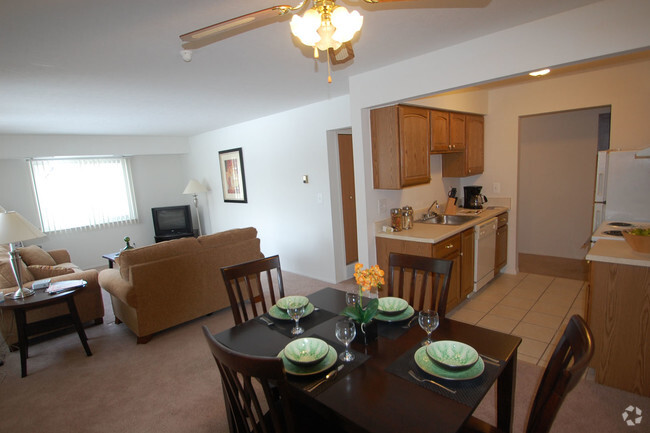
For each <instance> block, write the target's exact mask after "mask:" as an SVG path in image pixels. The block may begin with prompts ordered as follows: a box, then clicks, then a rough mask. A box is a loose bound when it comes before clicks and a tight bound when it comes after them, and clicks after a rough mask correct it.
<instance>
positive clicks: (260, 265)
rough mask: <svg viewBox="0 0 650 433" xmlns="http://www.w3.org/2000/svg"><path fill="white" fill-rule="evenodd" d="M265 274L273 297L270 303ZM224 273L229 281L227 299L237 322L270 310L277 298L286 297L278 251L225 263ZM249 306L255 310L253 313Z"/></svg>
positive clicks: (222, 271) (227, 281) (222, 272)
mask: <svg viewBox="0 0 650 433" xmlns="http://www.w3.org/2000/svg"><path fill="white" fill-rule="evenodd" d="M273 270H275V274H276V278H277V291H278V292H277V294H276V287H275V285H274V283H273V280H274V278H273V272H272V271H273ZM262 274H265V275H266V282H267V285H268V289H269V295H270V298H271V304H270V305H268V306H267V302H266V297H265V296H264V290H263V289H262ZM221 275H223V280H224V282H225V283H226V290H227V291H228V299H229V300H230V307H231V308H232V314H233V317H234V319H235V324H236V325H239V324H240V323H243V322H245V321H247V320H249V319H252V318H254V317H257V316H259V315H260V314H264V313H266V312H268V308H270V307H271V306H273V305H274V304H275V303H276V301H277V300H278V299H280V298H283V297H284V283H283V282H282V269H281V268H280V257H279V256H277V255H275V256H271V257H266V258H263V259H258V260H253V261H250V262H246V263H240V264H238V265H233V266H226V267H223V268H221ZM249 308H250V310H251V312H252V314H251V315H250V316H249V312H248V309H249Z"/></svg>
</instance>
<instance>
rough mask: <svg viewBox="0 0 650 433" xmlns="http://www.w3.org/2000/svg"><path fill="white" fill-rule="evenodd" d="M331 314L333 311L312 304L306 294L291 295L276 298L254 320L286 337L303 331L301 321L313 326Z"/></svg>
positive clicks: (294, 335) (331, 315) (328, 317)
mask: <svg viewBox="0 0 650 433" xmlns="http://www.w3.org/2000/svg"><path fill="white" fill-rule="evenodd" d="M333 316H334V314H333V313H331V312H329V311H325V310H321V309H320V308H318V307H316V306H314V304H312V303H311V302H310V301H309V298H307V297H306V296H300V295H292V296H285V297H282V298H280V299H278V301H277V302H276V303H275V304H274V305H272V306H271V308H269V311H268V313H266V314H262V315H261V316H258V317H257V318H256V320H258V321H259V322H260V323H263V324H264V325H266V326H268V327H270V328H272V329H273V330H275V331H278V332H280V333H281V334H283V335H286V336H287V337H296V336H298V335H302V334H303V333H304V332H305V329H304V328H303V326H301V323H302V324H308V325H309V327H313V326H316V325H318V324H320V323H322V322H325V321H326V320H328V319H330V318H331V317H333Z"/></svg>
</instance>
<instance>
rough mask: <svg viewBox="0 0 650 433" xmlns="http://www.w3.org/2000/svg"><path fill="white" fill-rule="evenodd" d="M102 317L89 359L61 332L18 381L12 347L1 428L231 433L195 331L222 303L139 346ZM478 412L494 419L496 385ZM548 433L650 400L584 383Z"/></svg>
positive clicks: (526, 370) (606, 422) (529, 383)
mask: <svg viewBox="0 0 650 433" xmlns="http://www.w3.org/2000/svg"><path fill="white" fill-rule="evenodd" d="M284 274H285V286H286V291H287V293H302V294H308V293H311V292H313V291H315V290H317V289H319V288H321V287H325V286H328V285H329V284H327V283H323V282H319V281H314V280H310V279H307V278H303V277H299V276H297V275H292V274H289V273H287V272H285V273H284ZM330 286H331V285H330ZM337 287H339V288H345V287H348V288H350V287H352V286H350V284H349V283H348V284H342V285H339V286H337ZM104 319H105V321H106V323H105V324H104V325H100V326H94V327H90V328H88V329H87V330H86V332H87V335H88V337H89V344H90V347H91V350H92V351H93V356H91V357H86V356H85V354H84V351H83V349H82V347H81V344H80V343H79V339H78V337H77V335H76V334H74V333H72V334H67V335H63V336H59V337H57V338H54V339H51V340H48V341H44V342H41V343H38V344H34V345H33V346H31V347H30V358H29V360H28V364H27V371H28V376H27V377H25V378H21V377H20V359H19V354H18V353H17V352H12V353H9V354H6V356H5V365H4V366H2V367H0V404H1V405H2V407H3V409H4V411H3V412H4V413H3V415H2V417H0V432H9V431H20V432H38V433H41V432H106V433H115V432H160V433H165V432H170V433H171V432H175V433H180V432H188V433H190V432H192V433H201V432H227V431H228V426H227V421H226V419H225V417H224V407H223V399H222V395H221V385H220V379H219V375H218V372H217V369H216V367H215V365H214V362H213V360H212V358H211V355H210V353H209V350H208V348H207V345H206V344H205V341H204V340H203V336H202V335H201V332H200V328H201V326H202V325H204V324H205V325H207V326H208V327H209V328H210V330H211V331H213V332H215V333H216V332H218V331H220V330H223V329H226V328H227V327H230V326H232V324H233V321H232V315H231V313H230V311H229V310H223V311H220V312H218V313H216V314H213V315H211V316H209V317H204V318H201V319H198V320H195V321H193V322H190V323H187V324H185V325H182V326H178V327H176V328H173V329H170V330H168V331H165V332H162V333H160V334H157V335H156V336H155V337H154V338H153V339H152V340H151V341H150V342H149V343H148V344H145V345H136V344H135V337H134V335H133V334H131V333H130V331H129V330H128V329H127V328H126V327H125V326H124V325H115V324H114V322H113V314H112V310H111V309H110V304H107V310H106V315H105V317H104ZM541 371H542V370H541V369H540V368H539V367H536V366H534V365H531V364H527V363H523V362H520V363H519V369H518V374H517V394H516V398H517V399H516V408H515V411H516V413H515V429H514V431H515V432H522V431H523V425H524V420H525V417H526V416H527V412H528V405H529V404H530V400H531V396H532V394H533V390H534V389H535V388H536V386H537V380H538V378H539V377H540V375H541ZM629 405H633V406H638V407H639V408H641V409H642V410H643V411H644V414H645V415H646V417H647V419H645V418H644V419H643V421H642V424H641V425H638V426H635V427H628V426H627V425H626V424H625V423H624V422H623V420H622V417H621V414H622V412H623V410H624V409H625V408H626V407H627V406H629ZM476 414H477V415H478V416H479V417H481V418H483V419H485V420H487V421H490V422H494V396H493V392H491V393H490V394H488V397H487V398H486V399H485V400H484V402H483V403H482V404H481V406H480V407H479V409H477V412H476ZM552 431H553V432H556V433H559V432H567V433H569V432H571V433H573V432H590V433H595V432H601V431H602V432H605V431H606V432H618V431H620V432H627V433H631V432H642V431H650V399H648V398H643V397H640V396H637V395H634V394H629V393H625V392H621V391H618V390H614V389H611V388H607V387H604V386H600V385H596V384H593V383H590V382H583V383H581V384H580V385H579V386H578V388H577V389H576V390H575V391H574V393H573V394H572V395H570V396H569V399H568V400H567V402H566V404H565V405H564V407H563V408H562V412H561V413H560V414H559V416H558V419H557V421H556V423H555V425H554V427H553V430H552Z"/></svg>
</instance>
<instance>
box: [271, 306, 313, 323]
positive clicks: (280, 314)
mask: <svg viewBox="0 0 650 433" xmlns="http://www.w3.org/2000/svg"><path fill="white" fill-rule="evenodd" d="M313 312H314V304H312V303H311V302H310V303H309V304H307V306H306V307H305V314H303V315H302V317H307V316H309V315H310V314H311V313H313ZM269 316H271V317H273V318H274V319H278V320H293V319H292V318H291V317H289V314H287V312H286V311H284V310H283V309H281V308H278V306H277V305H274V306H272V307H271V308H269ZM302 317H301V319H302Z"/></svg>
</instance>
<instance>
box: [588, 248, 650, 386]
mask: <svg viewBox="0 0 650 433" xmlns="http://www.w3.org/2000/svg"><path fill="white" fill-rule="evenodd" d="M590 266H591V272H590V276H589V279H590V284H589V292H588V301H587V302H588V303H587V322H588V324H589V328H590V329H591V332H592V333H593V337H594V357H593V358H592V361H591V367H592V368H594V369H595V370H596V382H597V383H601V384H603V385H607V386H611V387H614V388H618V389H622V390H625V391H629V392H633V393H636V394H640V395H644V396H646V397H649V396H650V386H648V384H650V368H648V360H650V344H648V341H650V340H649V339H650V320H648V317H649V315H650V267H647V266H632V265H625V264H617V263H606V262H596V261H592V262H591V263H590Z"/></svg>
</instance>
